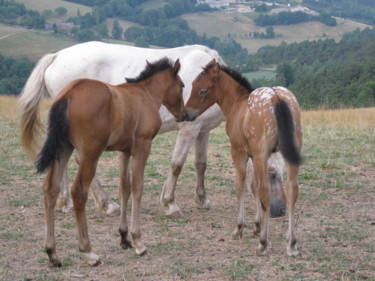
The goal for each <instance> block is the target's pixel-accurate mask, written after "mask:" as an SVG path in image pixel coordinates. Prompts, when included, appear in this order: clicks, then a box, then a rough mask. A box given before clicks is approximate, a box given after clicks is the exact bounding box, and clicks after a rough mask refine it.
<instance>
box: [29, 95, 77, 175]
mask: <svg viewBox="0 0 375 281" xmlns="http://www.w3.org/2000/svg"><path fill="white" fill-rule="evenodd" d="M67 108H68V100H67V99H62V100H59V101H57V102H56V103H54V104H53V106H52V108H51V110H50V113H49V125H48V136H47V140H46V142H45V143H44V145H43V148H42V150H41V152H40V153H39V155H38V160H37V161H36V163H35V166H36V169H37V172H38V173H43V172H44V171H45V170H46V169H47V168H49V167H50V166H51V164H52V163H53V161H55V160H57V159H59V157H60V154H61V152H62V151H63V149H64V147H65V146H66V145H67V144H68V143H70V142H69V138H68V136H69V120H68V117H67Z"/></svg>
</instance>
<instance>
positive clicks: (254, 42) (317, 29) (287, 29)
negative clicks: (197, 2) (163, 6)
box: [182, 12, 368, 52]
mask: <svg viewBox="0 0 375 281" xmlns="http://www.w3.org/2000/svg"><path fill="white" fill-rule="evenodd" d="M252 16H253V14H238V15H233V14H220V13H212V12H210V13H195V14H187V15H183V16H182V18H184V19H185V20H187V21H188V23H189V26H190V27H191V28H193V29H194V30H196V31H197V33H198V34H200V35H203V33H206V35H207V36H208V37H211V36H218V37H220V38H228V36H229V34H230V38H232V39H235V40H236V41H238V42H239V43H240V44H241V45H242V46H243V47H245V48H247V49H248V50H249V51H250V52H256V51H257V50H258V49H259V48H261V47H263V46H265V45H279V44H280V43H281V42H283V41H284V42H286V43H293V42H300V41H303V40H318V39H326V38H333V39H335V40H340V39H341V37H342V35H343V34H344V33H345V32H350V31H354V30H355V29H356V28H360V29H363V28H366V27H368V26H367V25H365V24H361V23H358V22H354V21H350V20H344V19H337V23H338V24H337V26H335V27H330V26H327V25H324V24H322V23H320V22H308V23H301V24H295V25H284V26H283V25H278V26H274V27H273V28H274V31H275V33H276V35H279V36H277V37H276V38H274V39H255V38H250V37H249V36H248V35H249V32H266V28H263V27H259V26H256V25H255V23H254V22H253V21H252V19H251V17H252Z"/></svg>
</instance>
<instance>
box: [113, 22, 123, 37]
mask: <svg viewBox="0 0 375 281" xmlns="http://www.w3.org/2000/svg"><path fill="white" fill-rule="evenodd" d="M112 37H113V38H114V39H117V40H120V39H121V37H122V27H121V26H120V23H119V22H118V20H115V21H114V22H113V27H112Z"/></svg>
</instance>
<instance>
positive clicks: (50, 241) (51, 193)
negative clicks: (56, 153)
mask: <svg viewBox="0 0 375 281" xmlns="http://www.w3.org/2000/svg"><path fill="white" fill-rule="evenodd" d="M71 154H72V148H65V149H64V151H63V152H62V154H61V158H60V159H59V160H58V161H55V162H53V164H52V166H51V167H50V169H49V170H48V174H47V177H46V179H45V181H44V183H43V194H44V208H45V224H46V236H45V249H46V252H47V254H48V258H49V262H50V264H51V265H52V266H58V267H60V266H61V265H62V264H61V261H60V259H59V258H58V257H57V254H56V241H55V216H54V210H55V206H56V201H57V197H58V195H59V192H60V189H62V188H63V186H62V185H63V178H64V175H65V173H64V171H66V165H67V163H68V161H69V157H70V155H71Z"/></svg>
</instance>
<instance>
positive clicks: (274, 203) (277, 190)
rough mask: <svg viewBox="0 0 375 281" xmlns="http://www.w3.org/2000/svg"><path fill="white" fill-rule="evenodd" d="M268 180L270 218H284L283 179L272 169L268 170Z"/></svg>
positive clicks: (285, 207)
mask: <svg viewBox="0 0 375 281" xmlns="http://www.w3.org/2000/svg"><path fill="white" fill-rule="evenodd" d="M268 179H269V181H270V187H271V188H270V194H271V196H270V198H271V202H270V217H271V218H277V217H282V216H285V213H286V209H287V206H286V198H285V194H284V189H283V178H282V174H280V173H279V172H278V171H277V170H275V169H274V168H272V167H269V168H268Z"/></svg>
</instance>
